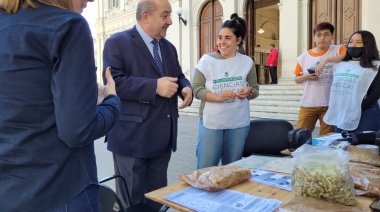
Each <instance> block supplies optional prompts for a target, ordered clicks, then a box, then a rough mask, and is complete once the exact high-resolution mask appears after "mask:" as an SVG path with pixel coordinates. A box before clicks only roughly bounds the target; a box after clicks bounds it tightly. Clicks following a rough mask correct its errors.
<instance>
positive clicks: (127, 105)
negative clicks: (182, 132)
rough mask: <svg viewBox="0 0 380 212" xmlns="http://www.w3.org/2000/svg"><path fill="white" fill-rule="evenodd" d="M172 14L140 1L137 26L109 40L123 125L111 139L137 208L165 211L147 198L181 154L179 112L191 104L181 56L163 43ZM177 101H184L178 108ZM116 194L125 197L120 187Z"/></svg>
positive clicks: (162, 4) (149, 0) (108, 61)
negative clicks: (174, 157) (142, 204)
mask: <svg viewBox="0 0 380 212" xmlns="http://www.w3.org/2000/svg"><path fill="white" fill-rule="evenodd" d="M171 12H172V9H171V6H170V3H169V2H168V0H140V2H139V3H138V5H137V11H136V19H137V24H136V25H135V26H134V27H133V28H132V29H129V30H127V31H123V32H119V33H116V34H114V35H113V36H111V37H110V38H108V39H107V41H106V43H105V47H104V52H103V60H104V67H103V70H105V67H107V66H111V68H112V70H111V73H112V76H113V78H114V80H115V82H116V90H117V94H118V96H119V97H120V99H121V115H120V121H119V122H118V123H117V124H116V126H115V127H114V128H113V129H112V130H111V131H110V133H109V134H108V135H107V142H108V150H110V151H111V152H113V156H114V165H115V172H116V173H119V174H121V175H122V176H124V177H125V178H126V180H127V185H128V187H129V191H130V193H131V197H132V202H133V203H136V202H145V203H148V204H150V205H152V206H154V207H156V208H159V207H160V206H161V205H160V204H158V203H154V202H152V201H149V200H147V199H145V197H144V194H145V193H147V192H150V191H152V190H155V189H158V188H161V187H164V186H166V185H167V168H168V163H169V160H170V157H171V151H172V150H173V151H175V150H176V148H177V121H178V109H182V108H184V107H187V106H189V105H190V104H191V102H192V99H193V95H192V89H191V86H190V82H189V81H188V80H187V79H186V78H185V76H184V74H183V73H182V70H181V67H180V65H179V62H178V55H177V51H176V49H175V47H174V46H173V45H172V44H171V43H170V42H169V41H168V40H166V39H165V38H164V37H165V35H166V31H167V28H168V27H169V25H171V24H172V20H171V18H170V13H171ZM157 41H158V46H157V44H156V45H155V44H154V42H155V43H157ZM152 42H153V43H152ZM177 95H178V96H180V97H181V98H182V99H183V102H182V104H181V105H180V106H178V97H177ZM116 190H117V192H118V195H123V194H122V189H121V187H119V186H118V185H117V186H116Z"/></svg>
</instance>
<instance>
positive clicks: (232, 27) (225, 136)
mask: <svg viewBox="0 0 380 212" xmlns="http://www.w3.org/2000/svg"><path fill="white" fill-rule="evenodd" d="M246 29H247V27H246V23H245V20H244V19H242V18H240V17H238V16H237V14H236V13H234V14H232V15H231V19H230V20H227V21H225V22H224V23H223V24H222V26H221V29H220V30H219V35H218V40H217V45H218V49H219V52H211V53H208V54H205V55H203V56H202V58H201V59H200V60H199V62H198V64H197V66H196V71H195V75H194V80H193V91H194V96H195V97H196V98H197V99H200V100H201V105H200V107H199V127H198V144H197V149H196V156H197V168H198V169H200V168H205V167H209V166H217V165H218V164H219V161H221V163H222V165H225V164H229V163H231V162H234V161H236V160H239V159H241V157H242V154H243V149H244V144H245V140H246V138H247V136H248V132H249V124H250V118H249V117H250V115H249V101H250V100H252V99H254V98H256V97H257V96H258V95H259V86H258V84H257V78H256V69H255V66H254V62H253V60H252V59H251V58H250V57H248V56H246V55H243V54H241V53H239V52H238V51H237V47H238V46H242V45H243V41H244V38H245V35H246Z"/></svg>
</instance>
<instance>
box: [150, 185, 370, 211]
mask: <svg viewBox="0 0 380 212" xmlns="http://www.w3.org/2000/svg"><path fill="white" fill-rule="evenodd" d="M187 187H189V185H188V184H186V183H184V182H177V183H174V184H172V185H168V186H166V187H164V188H161V189H158V190H155V191H152V192H149V193H147V194H145V197H146V198H148V199H151V200H153V201H156V202H159V203H161V204H164V205H167V206H169V207H170V208H174V209H176V210H179V211H188V212H193V210H191V209H188V208H186V207H184V206H181V205H178V204H176V203H173V202H170V201H168V200H165V199H164V198H163V196H165V195H168V194H171V193H173V192H176V191H179V190H181V189H184V188H187ZM229 189H231V190H235V191H240V192H243V193H246V194H252V195H254V196H258V197H263V198H273V199H278V200H281V201H282V202H283V204H285V203H287V202H289V201H290V200H291V199H292V198H293V194H292V193H291V192H290V191H286V190H282V189H278V188H275V187H271V186H267V185H264V184H259V183H255V182H251V181H247V182H244V183H241V184H239V185H236V186H233V187H230V188H229ZM356 199H357V203H356V205H355V207H358V208H363V209H366V210H368V211H371V210H370V209H369V205H370V204H371V202H372V201H373V200H374V199H373V198H368V197H361V196H357V197H356Z"/></svg>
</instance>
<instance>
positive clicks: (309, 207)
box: [281, 197, 367, 212]
mask: <svg viewBox="0 0 380 212" xmlns="http://www.w3.org/2000/svg"><path fill="white" fill-rule="evenodd" d="M281 209H285V210H286V211H288V212H306V211H307V212H325V211H341V212H343V211H344V212H365V211H367V210H365V209H361V208H356V207H353V206H345V205H341V204H337V203H332V202H327V201H324V200H321V199H315V198H308V197H295V198H293V199H292V200H291V201H290V202H288V203H286V204H285V205H283V206H281Z"/></svg>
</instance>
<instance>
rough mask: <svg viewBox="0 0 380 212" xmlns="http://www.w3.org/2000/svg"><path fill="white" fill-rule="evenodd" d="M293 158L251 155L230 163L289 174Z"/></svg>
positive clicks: (291, 169)
mask: <svg viewBox="0 0 380 212" xmlns="http://www.w3.org/2000/svg"><path fill="white" fill-rule="evenodd" d="M292 161H293V158H289V157H271V156H260V155H251V156H249V157H247V158H244V159H241V160H238V161H235V162H233V163H232V164H234V165H238V166H242V167H245V168H250V169H263V170H268V171H274V172H282V173H287V174H291V173H292V172H293V167H294V164H293V162H292Z"/></svg>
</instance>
